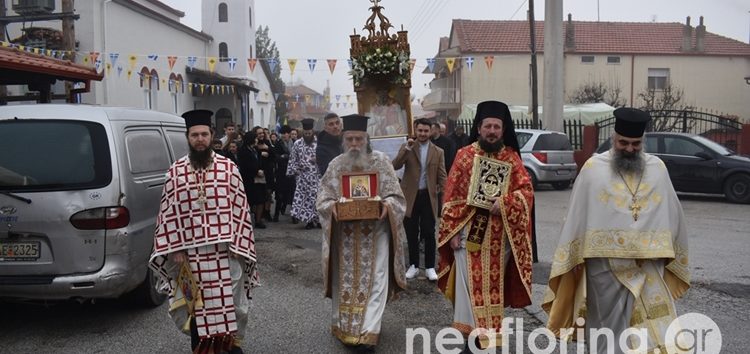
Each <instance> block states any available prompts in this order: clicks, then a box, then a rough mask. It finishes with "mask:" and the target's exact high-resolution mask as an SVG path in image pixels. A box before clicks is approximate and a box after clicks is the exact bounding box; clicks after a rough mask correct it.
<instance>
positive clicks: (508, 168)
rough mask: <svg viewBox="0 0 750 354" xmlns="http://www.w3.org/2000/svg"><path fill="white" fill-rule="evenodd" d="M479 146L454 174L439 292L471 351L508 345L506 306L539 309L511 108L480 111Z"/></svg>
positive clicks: (528, 191)
mask: <svg viewBox="0 0 750 354" xmlns="http://www.w3.org/2000/svg"><path fill="white" fill-rule="evenodd" d="M470 141H471V142H472V143H471V144H470V145H468V146H466V147H464V148H462V149H461V150H459V151H458V153H457V155H456V159H455V161H454V162H453V166H452V168H451V170H450V173H449V175H448V182H447V183H446V190H445V197H444V202H443V212H442V222H441V224H440V231H439V236H438V253H439V255H440V262H439V265H438V269H439V270H438V287H439V288H440V290H441V291H442V292H443V293H444V294H445V296H446V298H448V299H449V300H450V301H451V302H452V303H453V308H454V315H453V327H454V328H456V329H458V330H459V331H461V333H463V334H464V336H467V337H468V338H469V339H471V341H469V342H467V347H469V348H470V349H475V346H477V347H481V348H488V347H493V346H500V345H501V338H502V336H501V335H500V331H501V322H502V319H503V309H504V308H505V307H508V306H511V307H524V306H527V305H529V304H531V262H532V254H531V208H532V206H533V205H532V204H533V200H534V199H533V193H534V191H533V189H532V186H531V180H530V178H529V175H528V173H527V172H526V169H524V167H523V162H522V161H521V156H520V153H519V147H518V141H517V140H516V135H515V130H514V128H513V121H512V120H511V116H510V111H509V109H508V106H507V105H505V104H504V103H502V102H497V101H485V102H482V103H480V104H479V105H478V106H477V113H476V117H475V119H474V126H473V127H472V131H471V139H470Z"/></svg>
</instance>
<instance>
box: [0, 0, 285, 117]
mask: <svg viewBox="0 0 750 354" xmlns="http://www.w3.org/2000/svg"><path fill="white" fill-rule="evenodd" d="M19 1H20V2H23V1H22V0H19ZM13 2H14V3H16V1H15V0H14V1H13ZM54 2H55V12H60V11H61V9H62V4H61V0H55V1H54ZM254 6H255V1H254V0H232V1H229V0H202V31H196V30H194V29H192V28H190V27H188V26H186V25H184V24H182V23H180V18H182V17H183V16H184V13H183V12H182V11H179V10H176V9H173V8H171V7H169V6H167V5H165V4H164V3H162V2H160V1H158V0H78V1H76V2H75V13H76V14H78V15H80V18H79V19H78V20H77V21H76V22H75V37H76V41H77V42H78V48H77V50H76V54H77V55H76V62H77V63H84V64H88V65H92V66H93V65H95V62H96V60H95V59H94V58H97V56H96V54H94V55H91V53H98V60H99V61H100V63H99V67H100V70H101V71H104V75H105V76H104V80H102V81H101V82H96V83H94V84H93V89H92V91H91V92H90V93H87V94H84V95H83V97H82V102H83V103H91V104H101V105H108V106H131V107H143V108H148V109H153V110H158V111H162V112H169V113H174V114H181V113H182V112H184V111H187V110H191V109H195V108H203V109H210V110H212V111H214V112H215V113H216V114H215V121H214V122H215V124H216V127H217V128H218V130H219V131H220V130H221V128H222V127H223V125H224V123H225V122H227V121H233V122H236V123H237V124H240V125H241V126H243V127H244V128H245V129H247V128H249V127H252V126H254V125H261V126H264V127H270V126H273V125H274V124H275V122H276V117H275V115H276V111H275V109H274V107H275V100H274V95H273V93H271V89H270V84H269V79H268V77H267V76H266V74H265V72H264V70H263V69H262V67H261V65H260V63H258V65H257V66H256V67H255V70H253V71H252V72H251V70H250V66H249V64H248V59H252V58H254V54H255V53H254V48H253V46H254V45H255V11H254ZM8 7H9V9H8V10H9V15H14V13H13V12H12V7H11V6H8ZM34 26H35V27H47V28H52V29H56V30H60V29H61V28H62V27H61V26H62V21H46V22H34ZM8 31H9V37H10V38H18V37H20V36H21V35H22V34H23V33H22V29H21V24H18V23H16V24H12V25H10V26H8ZM19 44H26V43H19ZM230 65H231V66H230ZM25 89H26V88H23V87H16V88H13V89H12V90H25ZM58 89H61V87H59V88H58Z"/></svg>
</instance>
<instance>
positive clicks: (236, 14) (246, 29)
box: [201, 0, 257, 80]
mask: <svg viewBox="0 0 750 354" xmlns="http://www.w3.org/2000/svg"><path fill="white" fill-rule="evenodd" d="M201 9H202V20H201V22H202V23H201V24H202V27H201V28H202V30H203V32H205V33H207V34H209V35H211V37H213V38H214V40H213V42H212V43H211V44H209V46H208V53H207V55H206V56H207V57H217V58H219V60H218V62H217V63H216V72H217V73H218V74H221V75H224V76H229V77H236V78H241V79H246V80H247V79H251V77H250V76H251V75H250V68H249V67H248V65H247V59H248V58H254V57H255V28H256V27H257V24H256V23H255V0H201ZM235 59H236V60H237V62H236V63H235V65H234V70H232V69H231V68H230V66H229V65H228V64H229V63H230V62H231V61H233V60H235Z"/></svg>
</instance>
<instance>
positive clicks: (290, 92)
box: [286, 85, 323, 97]
mask: <svg viewBox="0 0 750 354" xmlns="http://www.w3.org/2000/svg"><path fill="white" fill-rule="evenodd" d="M286 94H287V96H291V97H294V95H296V94H300V95H301V96H304V95H313V96H323V94H321V93H320V92H318V91H315V90H313V89H311V88H309V87H307V86H305V85H294V86H291V85H288V86H287V87H286Z"/></svg>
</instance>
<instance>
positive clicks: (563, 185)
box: [552, 180, 570, 191]
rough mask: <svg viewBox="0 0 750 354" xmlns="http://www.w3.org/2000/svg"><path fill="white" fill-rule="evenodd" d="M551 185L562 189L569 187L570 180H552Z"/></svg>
mask: <svg viewBox="0 0 750 354" xmlns="http://www.w3.org/2000/svg"><path fill="white" fill-rule="evenodd" d="M552 187H554V188H555V189H557V190H559V191H564V190H566V189H568V187H570V180H567V181H559V182H552Z"/></svg>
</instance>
